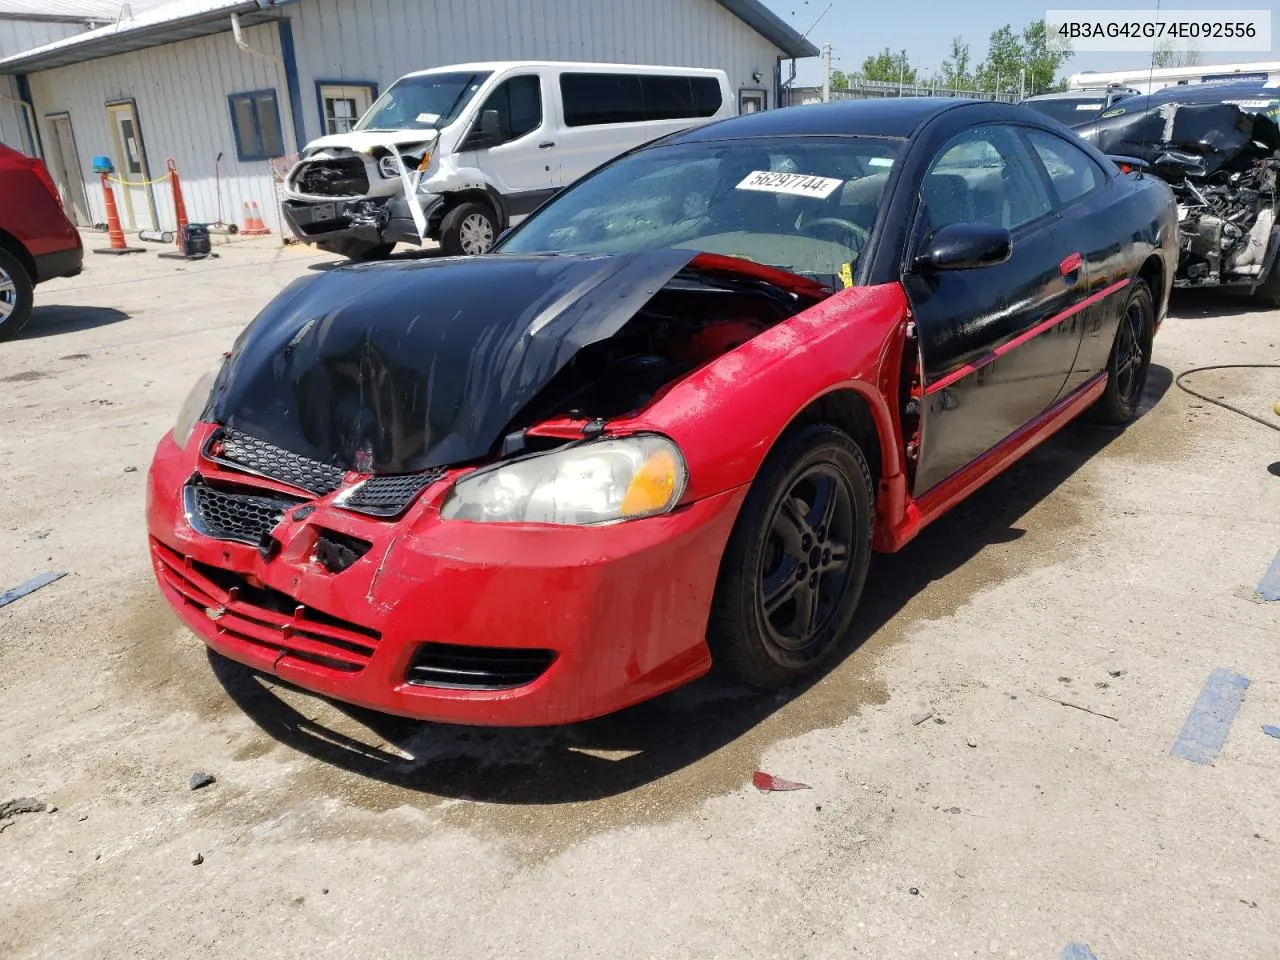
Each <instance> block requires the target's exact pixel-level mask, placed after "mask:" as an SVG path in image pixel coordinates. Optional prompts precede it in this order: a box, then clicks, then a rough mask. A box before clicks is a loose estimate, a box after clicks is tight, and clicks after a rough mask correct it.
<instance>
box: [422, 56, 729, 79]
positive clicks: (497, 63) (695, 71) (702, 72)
mask: <svg viewBox="0 0 1280 960" xmlns="http://www.w3.org/2000/svg"><path fill="white" fill-rule="evenodd" d="M512 67H553V68H559V69H567V70H591V71H595V72H600V71H604V72H616V73H664V74H675V75H679V76H697V77H719V76H720V75H722V74H723V73H724V71H723V70H718V69H716V68H714V67H672V66H662V65H659V64H647V63H604V62H599V63H597V62H589V61H578V60H485V61H475V62H471V63H447V64H441V65H440V66H438V67H427V68H426V69H423V70H413V71H411V72H409V73H406V74H405V75H404V76H405V77H425V76H430V75H431V74H435V73H467V72H471V73H496V72H497V71H499V70H507V69H510V68H512ZM401 79H404V77H401Z"/></svg>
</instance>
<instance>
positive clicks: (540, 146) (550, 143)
mask: <svg viewBox="0 0 1280 960" xmlns="http://www.w3.org/2000/svg"><path fill="white" fill-rule="evenodd" d="M555 145H556V142H555V141H554V140H548V141H547V142H546V143H540V144H538V149H539V150H546V149H547V148H548V147H554V146H555Z"/></svg>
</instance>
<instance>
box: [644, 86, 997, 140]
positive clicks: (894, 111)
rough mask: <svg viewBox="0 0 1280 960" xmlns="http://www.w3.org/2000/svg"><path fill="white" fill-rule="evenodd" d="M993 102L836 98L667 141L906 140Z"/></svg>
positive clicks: (739, 118)
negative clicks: (945, 116) (954, 114)
mask: <svg viewBox="0 0 1280 960" xmlns="http://www.w3.org/2000/svg"><path fill="white" fill-rule="evenodd" d="M992 106H994V105H993V104H992V103H990V102H989V101H986V100H966V99H963V98H953V97H885V98H883V99H874V100H836V101H832V102H830V103H810V104H802V105H800V106H796V107H787V108H785V109H783V110H763V111H761V112H759V113H749V114H744V115H742V116H737V117H730V118H729V119H727V120H720V121H718V122H716V123H709V124H705V125H702V126H698V127H694V128H692V129H690V130H686V131H684V132H682V133H677V134H675V135H674V136H672V137H670V138H668V139H667V140H665V141H664V142H666V143H692V142H695V141H699V140H746V139H750V138H754V137H803V136H824V135H826V136H853V137H856V136H862V137H888V138H892V139H898V140H905V139H907V138H908V137H910V136H911V135H912V134H913V133H914V132H915V131H916V130H918V129H919V128H920V127H921V126H922V125H923V124H924V123H926V122H928V121H929V120H932V119H933V118H934V117H936V116H938V115H939V114H941V113H945V112H947V111H948V110H956V109H961V108H964V107H969V108H971V109H978V108H982V107H986V108H988V109H990V108H991V107H992Z"/></svg>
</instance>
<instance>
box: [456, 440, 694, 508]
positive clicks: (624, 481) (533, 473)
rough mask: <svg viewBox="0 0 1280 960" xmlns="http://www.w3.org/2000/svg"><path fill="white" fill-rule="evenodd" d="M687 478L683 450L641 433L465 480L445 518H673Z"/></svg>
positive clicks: (494, 470)
mask: <svg viewBox="0 0 1280 960" xmlns="http://www.w3.org/2000/svg"><path fill="white" fill-rule="evenodd" d="M687 479H688V474H687V468H686V467H685V462H684V457H683V456H681V454H680V449H679V448H678V447H677V446H676V445H675V444H674V443H672V442H671V441H670V440H668V439H667V438H666V437H659V436H655V435H653V434H638V435H636V436H632V437H619V438H616V439H610V440H597V441H595V442H593V443H584V444H582V445H581V446H577V447H572V448H570V449H568V450H561V451H557V452H554V453H547V454H543V455H541V456H536V457H530V458H529V459H527V460H520V461H517V462H515V463H510V464H507V465H505V466H501V467H495V468H493V469H491V470H486V471H484V472H481V473H476V474H473V475H472V476H469V477H464V478H463V479H462V480H460V481H459V482H458V484H457V486H455V487H454V488H453V490H452V491H451V492H450V494H449V499H448V500H446V501H445V504H444V506H443V507H442V508H441V510H440V516H441V517H443V518H444V519H446V520H473V521H488V522H500V523H562V524H578V525H585V524H593V523H609V522H611V521H615V520H629V519H634V518H637V517H648V516H652V515H654V514H658V513H666V512H667V511H668V510H670V509H671V508H672V507H674V506H675V505H676V504H677V503H678V502H679V501H680V495H681V494H682V493H684V488H685V483H686V481H687Z"/></svg>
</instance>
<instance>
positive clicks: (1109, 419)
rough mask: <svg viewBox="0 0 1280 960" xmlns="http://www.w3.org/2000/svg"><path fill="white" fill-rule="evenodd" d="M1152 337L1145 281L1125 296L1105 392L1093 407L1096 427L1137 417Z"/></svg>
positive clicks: (1152, 315)
mask: <svg viewBox="0 0 1280 960" xmlns="http://www.w3.org/2000/svg"><path fill="white" fill-rule="evenodd" d="M1154 335H1155V305H1154V303H1153V302H1152V299H1151V288H1150V287H1148V286H1147V284H1146V281H1145V280H1135V281H1134V282H1133V283H1131V284H1130V285H1129V296H1128V298H1127V299H1126V300H1125V304H1124V312H1123V314H1122V315H1121V317H1120V325H1119V326H1118V327H1117V328H1116V336H1115V340H1114V341H1112V344H1111V356H1110V357H1109V358H1108V359H1107V389H1106V390H1104V391H1103V393H1102V396H1100V397H1099V398H1098V399H1097V401H1096V402H1095V403H1094V406H1093V410H1092V413H1093V418H1094V419H1095V420H1096V421H1098V422H1099V423H1105V424H1110V425H1111V426H1122V425H1124V424H1126V423H1129V422H1131V421H1132V420H1133V418H1134V417H1135V416H1137V414H1138V404H1139V402H1140V401H1141V400H1142V391H1143V390H1144V389H1146V386H1147V374H1148V372H1149V371H1150V370H1151V341H1152V338H1153V337H1154Z"/></svg>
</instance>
